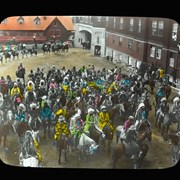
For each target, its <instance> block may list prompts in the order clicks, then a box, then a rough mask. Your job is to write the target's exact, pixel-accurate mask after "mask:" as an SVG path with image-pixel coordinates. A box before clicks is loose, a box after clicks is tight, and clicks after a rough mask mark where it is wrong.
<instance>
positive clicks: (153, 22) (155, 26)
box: [152, 20, 157, 35]
mask: <svg viewBox="0 0 180 180" xmlns="http://www.w3.org/2000/svg"><path fill="white" fill-rule="evenodd" d="M152 35H157V21H155V20H153V21H152Z"/></svg>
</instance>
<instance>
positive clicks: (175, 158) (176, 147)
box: [164, 131, 180, 164]
mask: <svg viewBox="0 0 180 180" xmlns="http://www.w3.org/2000/svg"><path fill="white" fill-rule="evenodd" d="M164 140H165V141H166V140H171V143H170V144H171V159H172V162H173V163H175V164H177V163H178V162H179V160H180V131H179V132H178V133H167V134H166V136H165V137H164Z"/></svg>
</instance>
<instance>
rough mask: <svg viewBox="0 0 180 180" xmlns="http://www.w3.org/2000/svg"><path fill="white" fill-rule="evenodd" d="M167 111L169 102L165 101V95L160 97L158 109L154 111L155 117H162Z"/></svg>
mask: <svg viewBox="0 0 180 180" xmlns="http://www.w3.org/2000/svg"><path fill="white" fill-rule="evenodd" d="M168 112H169V104H168V102H167V99H166V97H163V98H162V99H161V103H160V106H159V109H158V110H157V111H156V119H159V120H161V119H163V118H164V115H165V113H168Z"/></svg>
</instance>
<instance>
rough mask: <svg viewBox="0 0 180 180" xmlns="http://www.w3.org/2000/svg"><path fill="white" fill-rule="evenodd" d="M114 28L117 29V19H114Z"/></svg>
mask: <svg viewBox="0 0 180 180" xmlns="http://www.w3.org/2000/svg"><path fill="white" fill-rule="evenodd" d="M114 28H116V17H114Z"/></svg>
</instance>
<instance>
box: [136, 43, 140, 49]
mask: <svg viewBox="0 0 180 180" xmlns="http://www.w3.org/2000/svg"><path fill="white" fill-rule="evenodd" d="M139 50H140V42H137V44H136V51H139Z"/></svg>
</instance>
